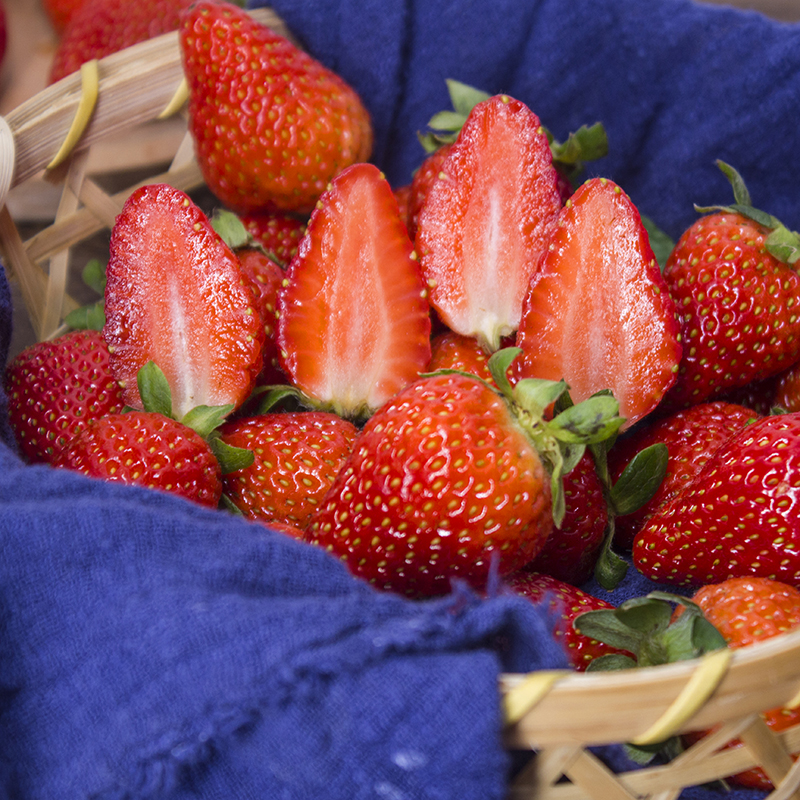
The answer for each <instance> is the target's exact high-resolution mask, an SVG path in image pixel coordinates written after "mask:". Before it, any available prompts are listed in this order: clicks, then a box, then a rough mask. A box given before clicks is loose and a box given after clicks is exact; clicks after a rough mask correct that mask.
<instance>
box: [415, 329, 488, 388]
mask: <svg viewBox="0 0 800 800" xmlns="http://www.w3.org/2000/svg"><path fill="white" fill-rule="evenodd" d="M489 355H490V354H489V353H487V352H486V351H485V350H484V349H483V348H482V347H481V346H480V344H479V343H478V340H477V339H476V338H475V337H474V336H462V335H461V334H460V333H454V332H453V331H448V330H444V331H442V332H441V333H438V334H436V335H435V336H434V337H433V338H432V339H431V360H430V361H429V362H428V372H436V370H441V369H457V370H460V371H461V372H468V373H469V374H470V375H475V376H477V377H478V378H483V380H485V381H488V382H489V383H491V384H492V385H494V378H493V377H492V373H491V372H490V370H489Z"/></svg>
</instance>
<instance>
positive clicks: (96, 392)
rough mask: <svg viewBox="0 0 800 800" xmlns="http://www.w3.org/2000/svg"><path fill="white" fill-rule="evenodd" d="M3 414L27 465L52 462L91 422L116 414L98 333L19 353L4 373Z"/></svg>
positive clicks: (115, 391)
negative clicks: (5, 398) (5, 401)
mask: <svg viewBox="0 0 800 800" xmlns="http://www.w3.org/2000/svg"><path fill="white" fill-rule="evenodd" d="M5 390H6V394H7V395H8V400H9V408H8V416H9V422H10V423H11V428H12V430H13V431H14V434H15V436H16V439H17V442H18V444H19V447H20V450H21V451H22V453H23V454H24V455H25V456H26V458H27V459H28V460H29V461H31V462H41V461H43V462H48V463H49V462H52V460H53V458H54V457H55V456H56V455H57V454H58V452H59V451H60V450H61V449H62V448H63V447H64V446H65V445H67V444H68V443H69V441H70V439H72V438H73V437H74V436H75V435H76V434H78V433H80V432H81V431H82V430H83V429H84V428H85V427H86V425H87V424H88V423H89V422H90V421H91V420H93V419H96V418H98V417H102V416H104V415H106V414H113V413H116V412H119V411H122V408H123V406H124V401H123V399H122V393H121V390H120V388H119V386H118V385H117V382H116V381H115V380H114V377H113V375H112V374H111V369H110V366H109V355H108V347H107V346H106V343H105V341H104V340H103V338H102V336H101V335H100V333H99V331H72V332H70V333H67V334H64V335H63V336H60V337H59V338H58V339H55V340H53V341H49V342H39V343H38V344H34V345H31V346H30V347H27V348H26V349H25V350H23V351H22V352H21V353H20V354H19V355H18V356H16V358H14V359H13V360H12V361H11V363H9V365H8V366H7V367H6V371H5Z"/></svg>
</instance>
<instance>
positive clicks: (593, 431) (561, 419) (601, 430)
mask: <svg viewBox="0 0 800 800" xmlns="http://www.w3.org/2000/svg"><path fill="white" fill-rule="evenodd" d="M520 383H521V381H520ZM624 423H625V420H624V419H623V418H622V417H620V416H619V403H618V402H617V401H616V400H615V399H614V398H613V397H611V396H610V395H595V396H594V397H590V398H588V399H586V400H584V401H583V402H581V403H578V404H577V405H574V406H572V407H571V408H567V409H565V410H564V411H562V412H561V413H560V414H559V415H558V416H557V417H554V418H553V419H552V420H551V421H550V422H549V423H548V431H549V432H550V433H552V435H553V436H555V437H556V438H557V439H559V441H562V442H575V443H583V444H591V443H592V442H600V441H603V440H604V439H608V438H609V437H610V436H613V435H614V434H615V433H616V432H617V431H618V430H619V429H620V428H621V427H622V425H623V424H624Z"/></svg>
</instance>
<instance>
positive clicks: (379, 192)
mask: <svg viewBox="0 0 800 800" xmlns="http://www.w3.org/2000/svg"><path fill="white" fill-rule="evenodd" d="M278 308H279V319H278V346H279V348H280V358H281V364H282V367H283V369H284V371H285V372H286V374H287V375H288V376H289V377H290V379H291V381H292V382H293V383H294V385H295V386H296V387H297V388H298V389H299V390H300V391H301V392H303V394H305V395H306V397H307V398H309V399H310V400H311V403H312V404H313V405H314V406H316V407H318V408H321V409H327V410H332V411H334V412H336V413H338V414H340V415H342V416H346V417H357V416H359V415H363V414H365V413H366V414H368V413H370V411H372V410H374V409H376V408H378V406H380V405H382V404H383V403H385V402H386V401H387V400H388V399H389V398H390V397H391V396H392V395H394V394H396V393H397V392H398V391H399V390H400V389H402V388H403V387H404V386H406V385H407V384H408V383H410V382H411V381H413V380H414V379H415V378H416V377H417V375H418V374H419V373H420V372H422V371H423V370H424V369H425V368H426V367H427V364H428V361H429V359H430V352H431V351H430V330H431V323H430V314H429V306H428V303H427V301H426V295H425V289H424V285H423V283H422V278H421V276H420V272H419V266H418V264H417V262H416V260H415V257H414V250H413V246H412V244H411V241H410V239H409V238H408V234H407V233H406V227H405V224H404V223H403V221H402V220H401V219H400V213H399V209H398V206H397V201H396V199H395V197H394V194H393V193H392V189H391V187H390V186H389V183H388V182H387V181H386V179H385V178H384V177H383V175H382V174H381V173H380V172H379V171H378V169H377V167H374V166H373V165H371V164H354V165H353V166H351V167H348V168H347V169H345V170H343V171H342V172H341V173H340V174H339V175H338V176H337V177H336V178H334V180H333V181H332V183H331V185H330V187H329V189H328V190H327V191H326V192H325V193H324V195H323V196H322V198H321V199H320V202H319V204H318V206H317V208H316V209H315V211H314V213H313V214H312V215H311V219H310V220H309V223H308V229H307V231H306V235H305V237H304V238H303V240H302V241H301V243H300V247H299V249H298V253H297V255H296V256H295V258H294V259H293V260H292V263H291V264H290V265H289V268H288V269H287V273H286V281H285V282H284V287H283V290H282V291H281V293H280V295H279V298H278Z"/></svg>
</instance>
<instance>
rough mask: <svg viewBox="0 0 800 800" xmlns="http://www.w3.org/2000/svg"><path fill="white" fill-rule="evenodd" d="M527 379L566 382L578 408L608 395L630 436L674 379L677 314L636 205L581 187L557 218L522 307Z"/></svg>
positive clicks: (521, 366)
mask: <svg viewBox="0 0 800 800" xmlns="http://www.w3.org/2000/svg"><path fill="white" fill-rule="evenodd" d="M517 345H518V346H519V347H520V348H521V349H522V357H521V358H520V359H519V361H518V362H517V374H518V375H519V376H520V377H529V378H546V379H548V380H560V379H562V378H563V379H564V380H565V381H566V382H567V383H568V384H569V387H570V394H571V395H572V397H573V398H574V399H575V400H582V399H584V398H586V397H589V396H590V395H592V394H594V393H595V392H598V391H602V390H611V392H612V393H613V395H614V397H615V398H616V399H617V401H618V402H619V404H620V414H621V415H622V416H623V417H625V418H626V419H627V422H626V427H630V426H631V425H633V424H634V423H635V422H637V421H638V420H640V419H642V418H644V417H645V416H646V415H647V414H649V413H650V412H651V411H653V409H654V408H655V407H656V406H657V405H658V403H659V401H660V400H661V398H662V397H663V395H664V393H665V392H666V391H667V389H668V388H669V387H670V386H671V385H672V383H673V381H674V379H675V372H676V370H677V364H678V360H679V358H680V353H681V346H680V343H679V337H678V323H677V321H676V319H675V309H674V305H673V303H672V301H671V300H670V297H669V294H668V293H667V291H666V285H665V284H664V281H663V279H662V277H661V273H660V271H659V268H658V264H657V263H656V260H655V257H654V256H653V251H652V250H651V248H650V244H649V241H648V237H647V233H646V231H645V229H644V227H643V225H642V221H641V217H640V215H639V212H638V211H637V209H636V207H635V206H634V205H633V203H632V202H631V200H630V198H629V197H628V196H627V195H626V194H625V193H624V192H623V191H622V189H620V188H619V186H617V185H616V184H614V183H613V182H611V181H608V180H606V179H604V178H594V179H591V180H589V181H587V182H586V183H584V184H583V185H582V186H581V187H579V188H578V190H577V191H576V192H575V194H574V195H573V196H572V198H571V199H570V200H569V201H568V202H567V204H566V206H565V207H564V209H563V211H562V213H561V214H560V215H559V218H558V226H557V229H556V231H555V233H554V235H553V237H552V239H551V240H550V244H549V249H547V252H546V253H545V255H544V257H543V259H542V261H541V264H540V266H539V268H538V270H537V271H536V272H535V274H534V275H533V278H532V279H531V283H530V287H529V289H528V292H527V295H526V297H525V305H524V309H523V316H522V322H521V324H520V329H519V331H518V333H517Z"/></svg>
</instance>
